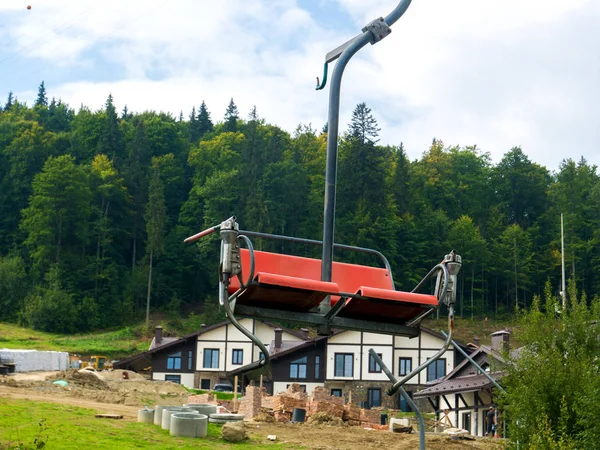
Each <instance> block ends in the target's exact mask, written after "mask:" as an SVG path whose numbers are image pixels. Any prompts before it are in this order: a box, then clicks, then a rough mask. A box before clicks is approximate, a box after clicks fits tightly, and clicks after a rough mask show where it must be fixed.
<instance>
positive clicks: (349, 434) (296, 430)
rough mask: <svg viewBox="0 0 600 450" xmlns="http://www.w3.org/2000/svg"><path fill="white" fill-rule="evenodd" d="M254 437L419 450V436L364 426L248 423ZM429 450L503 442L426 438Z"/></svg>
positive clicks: (335, 447)
mask: <svg viewBox="0 0 600 450" xmlns="http://www.w3.org/2000/svg"><path fill="white" fill-rule="evenodd" d="M246 429H247V431H248V433H249V434H250V435H251V436H253V437H259V438H264V437H265V436H267V435H269V434H274V435H276V436H277V442H284V443H286V444H291V445H297V446H304V447H306V448H307V449H310V450H356V449H361V450H367V449H368V450H382V449H394V450H395V449H398V450H402V449H407V450H408V449H410V450H414V449H417V448H419V434H418V433H412V434H403V433H390V432H389V431H378V430H366V429H364V428H361V427H348V426H345V427H339V426H327V425H309V424H287V423H264V422H261V423H253V422H249V423H247V424H246ZM426 440H427V445H426V447H427V449H428V450H458V449H487V450H500V449H503V448H504V443H503V442H501V441H498V440H493V439H476V440H473V441H467V440H452V439H451V438H449V437H446V436H440V435H427V436H426Z"/></svg>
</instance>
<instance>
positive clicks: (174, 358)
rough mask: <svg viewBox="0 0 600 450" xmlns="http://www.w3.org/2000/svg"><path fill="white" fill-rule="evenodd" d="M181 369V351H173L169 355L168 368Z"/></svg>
mask: <svg viewBox="0 0 600 450" xmlns="http://www.w3.org/2000/svg"><path fill="white" fill-rule="evenodd" d="M180 369H181V352H177V353H173V354H172V355H168V356H167V370H180Z"/></svg>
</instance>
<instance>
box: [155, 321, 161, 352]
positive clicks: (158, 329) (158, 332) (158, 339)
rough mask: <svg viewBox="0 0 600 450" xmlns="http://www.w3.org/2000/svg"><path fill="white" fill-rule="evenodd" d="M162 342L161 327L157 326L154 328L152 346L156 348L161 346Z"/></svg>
mask: <svg viewBox="0 0 600 450" xmlns="http://www.w3.org/2000/svg"><path fill="white" fill-rule="evenodd" d="M161 342H162V327H161V326H160V325H157V326H156V328H154V345H156V346H157V347H158V346H159V345H160V344H161Z"/></svg>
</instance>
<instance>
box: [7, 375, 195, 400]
mask: <svg viewBox="0 0 600 450" xmlns="http://www.w3.org/2000/svg"><path fill="white" fill-rule="evenodd" d="M123 372H126V373H127V379H124V378H123ZM58 380H63V381H66V382H67V383H68V385H67V386H64V387H63V386H59V385H56V384H53V382H54V381H58ZM5 387H9V388H12V389H14V390H17V391H19V390H21V391H27V392H28V393H31V394H33V395H38V396H48V397H50V398H53V397H59V398H81V399H86V400H91V401H96V402H101V403H111V404H123V405H127V406H136V407H142V406H146V405H147V406H154V405H182V404H184V403H186V401H187V397H188V395H189V393H188V392H187V391H186V390H185V388H184V387H183V386H181V385H179V384H176V383H171V382H169V381H147V380H146V379H145V378H144V377H143V376H141V375H138V374H136V373H135V372H130V371H123V370H117V371H113V372H98V373H96V372H88V371H77V370H75V369H69V370H66V371H62V372H44V373H40V374H39V375H37V376H36V375H34V374H15V375H9V376H0V389H2V388H5ZM50 401H52V400H50Z"/></svg>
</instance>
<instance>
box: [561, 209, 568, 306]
mask: <svg viewBox="0 0 600 450" xmlns="http://www.w3.org/2000/svg"><path fill="white" fill-rule="evenodd" d="M560 255H561V259H562V265H561V267H562V278H561V284H560V289H561V291H560V295H561V297H562V306H563V309H564V308H565V306H566V297H567V292H566V289H565V233H564V223H563V214H562V213H560Z"/></svg>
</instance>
